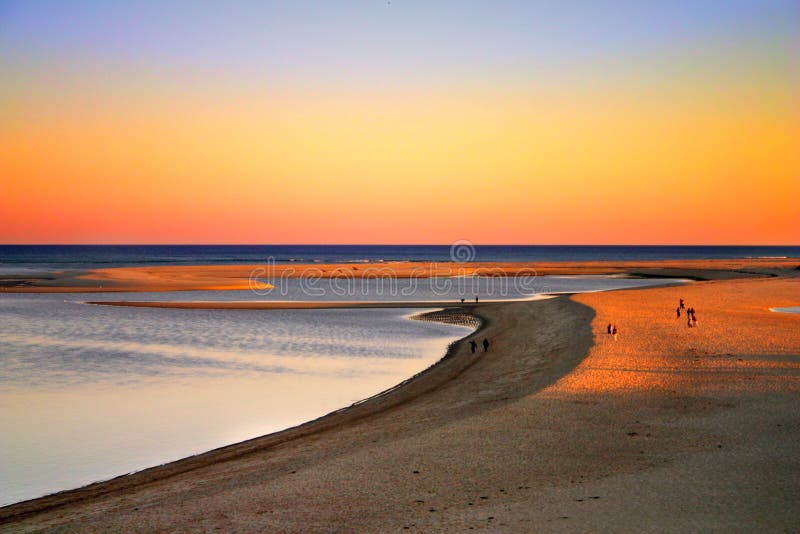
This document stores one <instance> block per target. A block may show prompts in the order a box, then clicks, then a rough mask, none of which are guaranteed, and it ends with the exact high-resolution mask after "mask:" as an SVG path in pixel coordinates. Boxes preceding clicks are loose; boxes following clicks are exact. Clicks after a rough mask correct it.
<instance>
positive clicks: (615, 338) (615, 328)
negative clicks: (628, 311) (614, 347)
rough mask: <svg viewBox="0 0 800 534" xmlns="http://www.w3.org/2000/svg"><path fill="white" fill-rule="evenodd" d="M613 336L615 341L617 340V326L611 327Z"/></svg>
mask: <svg viewBox="0 0 800 534" xmlns="http://www.w3.org/2000/svg"><path fill="white" fill-rule="evenodd" d="M611 334H612V335H613V336H614V341H616V340H617V325H614V326H612V327H611Z"/></svg>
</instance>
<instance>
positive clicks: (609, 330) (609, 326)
mask: <svg viewBox="0 0 800 534" xmlns="http://www.w3.org/2000/svg"><path fill="white" fill-rule="evenodd" d="M606 332H608V333H609V334H610V333H611V323H608V326H607V327H606Z"/></svg>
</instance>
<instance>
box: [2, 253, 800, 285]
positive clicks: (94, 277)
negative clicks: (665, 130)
mask: <svg viewBox="0 0 800 534" xmlns="http://www.w3.org/2000/svg"><path fill="white" fill-rule="evenodd" d="M798 266H800V258H790V259H741V260H681V261H635V262H633V261H628V262H611V261H596V262H535V263H514V262H500V263H487V262H484V263H479V262H471V263H470V262H468V263H457V262H449V263H423V262H382V263H371V264H352V263H342V264H316V263H314V264H294V263H289V264H272V265H270V264H264V265H189V266H159V267H113V268H107V269H92V270H89V271H86V272H82V271H65V272H56V273H52V274H49V275H47V276H42V277H25V276H6V277H4V278H2V279H0V292H6V293H65V292H125V291H191V290H206V291H214V290H237V289H251V288H252V287H253V284H255V285H256V287H258V288H260V289H265V288H266V287H267V285H265V283H264V282H263V280H264V278H267V277H270V278H282V277H284V278H299V277H320V278H369V277H378V278H387V277H396V278H427V277H432V276H468V275H475V274H480V275H485V276H521V275H527V276H537V275H596V274H619V275H622V274H626V275H633V276H647V277H669V278H692V279H729V278H743V277H752V276H764V275H781V276H791V275H794V276H797V275H800V270H798Z"/></svg>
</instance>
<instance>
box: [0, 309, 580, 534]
mask: <svg viewBox="0 0 800 534" xmlns="http://www.w3.org/2000/svg"><path fill="white" fill-rule="evenodd" d="M428 307H430V304H428ZM457 308H460V311H462V312H466V313H469V314H471V315H473V316H474V317H476V318H477V319H478V320H480V321H481V325H480V327H479V328H478V329H476V330H475V331H473V332H471V333H469V334H467V335H465V336H464V337H462V338H460V339H459V340H457V341H455V342H453V343H451V345H450V347H449V348H448V350H447V352H446V353H445V355H444V356H443V357H442V358H441V359H440V360H438V361H437V362H436V363H434V364H433V365H431V366H430V367H428V368H427V369H425V370H423V371H422V372H420V373H418V374H417V375H414V376H412V377H410V378H408V379H406V380H404V381H403V382H401V383H400V384H397V385H396V386H393V387H392V388H389V389H388V390H385V391H382V392H380V393H377V394H376V395H373V396H372V397H369V398H367V399H363V400H362V401H359V402H356V403H354V404H352V405H350V406H347V407H345V408H341V409H339V410H336V411H333V412H331V413H329V414H326V415H323V416H321V417H319V418H317V419H314V420H311V421H308V422H305V423H302V424H300V425H298V426H295V427H291V428H288V429H285V430H282V431H279V432H276V433H272V434H268V435H265V436H260V437H256V438H253V439H250V440H246V441H243V442H239V443H235V444H232V445H227V446H224V447H220V448H218V449H213V450H211V451H208V452H205V453H201V454H198V455H194V456H190V457H187V458H184V459H181V460H177V461H174V462H170V463H167V464H162V465H159V466H155V467H151V468H147V469H144V470H142V471H137V472H134V473H130V474H125V475H121V476H118V477H115V478H112V479H109V480H105V481H101V482H96V483H92V484H89V485H87V486H83V487H80V488H76V489H71V490H65V491H62V492H58V493H54V494H50V495H46V496H43V497H39V498H36V499H31V500H26V501H21V502H18V503H14V504H11V505H8V506H5V507H3V508H0V525H4V524H9V523H12V522H17V521H20V520H25V519H26V518H30V517H33V516H36V515H39V514H42V513H47V512H51V511H55V510H64V509H66V508H69V507H70V506H72V505H75V506H80V505H82V504H84V503H87V502H90V501H95V500H98V499H103V498H104V497H107V496H109V497H113V496H122V495H125V494H127V493H131V492H135V491H137V489H141V488H145V487H148V486H151V485H157V484H159V483H161V482H165V481H169V480H170V479H172V480H174V479H175V478H177V477H180V476H181V475H186V474H189V473H191V472H196V471H198V470H202V469H204V468H209V467H219V466H222V465H223V464H226V463H229V462H233V461H236V460H238V459H243V458H245V457H248V456H251V455H260V454H263V453H267V454H268V453H269V452H270V451H271V450H274V449H276V448H286V447H288V448H291V447H292V446H294V445H301V444H302V443H303V442H305V441H308V440H309V439H311V440H316V439H317V438H319V437H321V436H324V435H327V434H330V433H333V432H338V431H342V430H345V431H346V430H347V429H348V428H350V427H353V426H360V425H362V424H363V423H366V422H369V421H370V420H373V419H383V418H385V417H387V416H391V415H392V414H393V413H394V412H396V411H397V410H401V409H403V408H404V407H407V406H409V405H410V404H414V403H415V401H417V400H419V399H421V398H423V397H426V396H432V395H434V396H435V395H436V393H437V392H441V391H442V390H443V389H446V386H448V385H452V384H455V383H456V382H458V379H459V378H460V377H462V376H463V375H464V374H465V373H469V371H470V370H471V369H473V368H474V367H475V366H476V365H479V364H481V363H486V358H487V356H488V357H496V351H495V350H494V349H495V347H496V346H497V345H498V344H500V343H502V341H501V339H502V338H501V337H499V336H501V335H512V336H513V332H514V330H515V328H514V327H515V326H517V325H514V324H509V322H510V321H509V319H510V318H513V317H514V316H517V315H519V314H520V312H527V313H526V314H527V315H528V317H527V318H532V317H534V316H535V317H537V318H538V319H542V318H543V317H546V316H552V315H553V313H556V312H557V314H558V315H559V316H562V317H563V318H567V316H569V318H571V319H572V320H569V321H568V323H569V327H568V328H566V329H564V333H568V331H569V330H571V329H572V328H578V329H579V330H580V331H582V332H581V334H580V335H578V336H575V337H574V341H577V343H575V342H572V343H570V344H569V345H568V349H566V348H565V347H560V348H557V347H549V346H547V345H545V346H541V347H539V349H540V351H539V352H540V353H545V354H547V357H546V358H545V360H544V361H543V362H542V364H539V365H536V366H534V367H532V369H531V371H532V372H531V374H530V376H528V377H527V380H526V381H525V384H524V385H523V384H515V386H516V387H515V388H514V390H510V389H506V388H502V389H500V390H498V391H495V392H494V394H493V395H492V397H493V398H492V399H491V400H490V402H498V401H499V402H504V401H509V400H511V399H512V398H516V397H517V396H519V395H527V394H530V393H532V392H534V391H537V390H539V389H541V388H543V387H546V386H547V385H550V384H552V383H553V382H555V381H556V380H557V379H558V378H560V377H561V376H563V375H564V374H566V373H568V372H569V371H570V370H571V369H573V368H574V367H575V366H576V365H578V363H580V361H581V360H582V359H583V358H584V357H585V356H586V355H587V354H588V349H589V347H590V346H591V341H592V334H591V329H590V323H591V319H592V318H593V317H594V311H593V310H591V308H589V307H587V306H584V305H582V304H579V303H577V302H574V301H572V300H570V299H569V297H568V296H561V297H558V298H554V299H547V300H541V301H528V302H509V303H484V304H472V305H468V306H463V305H460V306H458V307H457ZM531 308H534V310H531ZM531 312H533V313H531ZM514 322H516V321H514ZM526 322H527V321H526ZM564 326H565V327H566V326H567V325H566V324H565V325H564ZM481 334H483V335H486V336H491V339H492V350H491V351H490V352H489V353H483V352H480V351H478V352H476V353H475V354H470V353H469V351H468V350H467V343H466V340H467V339H468V338H470V337H473V336H476V335H481ZM569 337H571V336H569V335H562V336H560V338H563V339H562V341H566V338H569ZM554 348H555V349H556V350H555V351H554V350H552V349H554ZM538 357H539V355H537V356H536V359H538ZM475 378H478V379H479V380H481V381H483V380H485V377H475ZM520 387H521V389H520ZM486 401H487V399H474V402H473V403H472V408H473V409H472V410H468V409H467V410H463V409H459V410H458V411H459V413H456V414H450V415H451V416H455V417H458V418H462V417H468V416H470V415H474V413H476V411H479V410H481V409H482V408H483V407H482V406H481V404H482V403H484V402H486ZM437 404H438V403H437ZM431 408H432V409H433V410H436V411H439V408H445V406H436V405H434V406H432V407H431ZM462 408H463V407H462ZM378 426H380V424H379V423H378Z"/></svg>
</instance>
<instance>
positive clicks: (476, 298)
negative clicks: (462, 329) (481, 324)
mask: <svg viewBox="0 0 800 534" xmlns="http://www.w3.org/2000/svg"><path fill="white" fill-rule="evenodd" d="M477 302H478V295H475V303H476V304H477Z"/></svg>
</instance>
